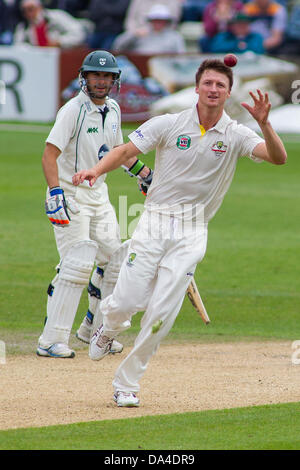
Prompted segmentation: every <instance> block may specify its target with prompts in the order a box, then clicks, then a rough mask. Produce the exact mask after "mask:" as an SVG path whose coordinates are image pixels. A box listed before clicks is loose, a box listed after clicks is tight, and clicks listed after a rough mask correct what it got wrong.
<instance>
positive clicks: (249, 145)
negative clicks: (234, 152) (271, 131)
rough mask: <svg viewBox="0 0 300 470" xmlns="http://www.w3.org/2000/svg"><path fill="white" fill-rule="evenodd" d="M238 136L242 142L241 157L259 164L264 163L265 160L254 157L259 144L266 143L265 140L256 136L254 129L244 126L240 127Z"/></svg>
mask: <svg viewBox="0 0 300 470" xmlns="http://www.w3.org/2000/svg"><path fill="white" fill-rule="evenodd" d="M237 134H238V136H239V138H240V140H241V142H240V149H239V157H248V158H251V160H253V161H254V162H257V163H260V162H263V161H264V160H262V159H261V158H258V157H255V156H254V155H253V150H254V149H255V147H256V146H257V145H258V144H261V143H262V142H264V139H263V138H262V137H260V136H259V135H258V134H256V132H254V131H253V130H252V129H249V127H246V126H244V125H242V124H240V125H238V127H237Z"/></svg>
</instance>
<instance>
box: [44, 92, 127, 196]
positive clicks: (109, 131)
mask: <svg viewBox="0 0 300 470" xmlns="http://www.w3.org/2000/svg"><path fill="white" fill-rule="evenodd" d="M106 105H107V107H108V110H109V111H108V113H107V114H106V117H105V120H104V126H103V119H102V115H101V114H100V112H99V108H98V107H97V105H95V104H94V103H93V102H92V101H91V100H90V98H89V97H88V96H87V95H85V93H83V92H82V91H80V93H79V94H78V95H77V96H76V97H75V98H72V99H71V100H70V101H68V102H67V103H66V104H65V105H64V106H63V107H62V108H61V109H60V110H59V111H58V113H57V117H56V121H55V123H54V126H53V128H52V130H51V132H50V134H49V136H48V138H47V139H46V142H49V143H51V144H53V145H55V146H56V147H58V148H59V149H60V150H61V152H62V153H61V154H60V156H59V157H58V159H57V165H58V172H59V180H60V184H61V186H62V187H64V185H65V184H66V185H67V186H69V185H70V184H72V176H73V175H74V173H76V172H77V171H79V170H83V169H88V168H91V167H93V166H95V165H96V164H97V162H98V161H99V151H100V149H101V153H102V154H103V153H105V152H106V151H108V150H111V149H112V148H113V147H114V146H116V145H120V144H122V143H123V136H122V131H121V112H120V108H119V105H118V104H117V103H116V101H114V100H113V99H111V98H107V99H106ZM103 145H105V146H106V147H103ZM105 177H106V175H102V176H101V177H99V178H98V180H97V181H96V183H95V185H94V186H93V187H92V188H90V186H89V184H88V182H87V181H85V182H84V183H83V187H86V188H87V189H89V190H91V189H94V190H97V189H101V186H103V188H102V189H103V190H105V191H106V184H103V183H104V180H105Z"/></svg>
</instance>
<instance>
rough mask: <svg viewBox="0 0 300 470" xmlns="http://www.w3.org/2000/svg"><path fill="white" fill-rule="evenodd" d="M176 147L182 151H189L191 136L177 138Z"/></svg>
mask: <svg viewBox="0 0 300 470" xmlns="http://www.w3.org/2000/svg"><path fill="white" fill-rule="evenodd" d="M176 146H177V147H178V148H179V149H180V150H187V149H188V148H190V146H191V138H190V136H189V135H180V136H178V138H177V142H176Z"/></svg>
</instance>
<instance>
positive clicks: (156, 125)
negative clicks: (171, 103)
mask: <svg viewBox="0 0 300 470" xmlns="http://www.w3.org/2000/svg"><path fill="white" fill-rule="evenodd" d="M170 121H171V120H170V115H168V114H165V115H163V116H156V117H154V118H151V119H149V120H148V121H146V122H145V123H144V124H142V125H141V126H140V127H138V128H137V129H136V130H135V131H134V132H132V133H131V134H129V136H128V138H129V139H130V140H131V142H132V143H133V144H134V145H135V146H136V147H137V148H138V149H139V150H140V151H141V152H142V153H144V154H145V153H148V152H149V151H150V150H153V149H154V148H156V147H157V146H158V145H160V144H161V143H162V142H163V141H164V140H165V138H166V134H167V130H168V129H169V128H170Z"/></svg>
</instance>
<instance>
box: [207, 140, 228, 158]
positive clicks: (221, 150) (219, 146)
mask: <svg viewBox="0 0 300 470" xmlns="http://www.w3.org/2000/svg"><path fill="white" fill-rule="evenodd" d="M211 149H212V151H213V152H215V155H216V157H222V156H224V155H225V153H226V150H227V145H225V144H224V142H223V141H222V140H218V141H217V142H215V143H214V145H213V146H212V148H211Z"/></svg>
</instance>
